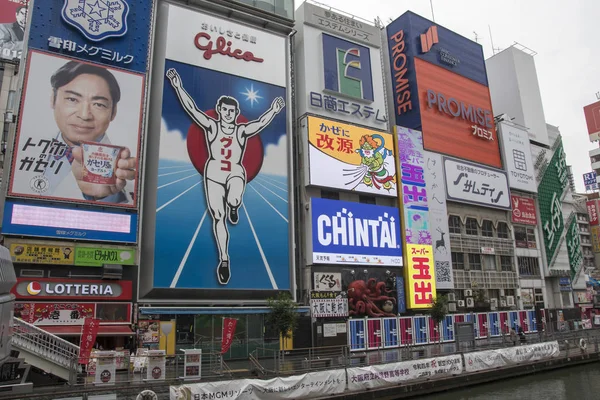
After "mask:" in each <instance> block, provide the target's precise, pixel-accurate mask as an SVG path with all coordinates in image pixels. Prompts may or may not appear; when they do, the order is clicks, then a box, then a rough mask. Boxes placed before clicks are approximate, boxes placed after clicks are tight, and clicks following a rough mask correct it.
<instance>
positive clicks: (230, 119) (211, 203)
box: [167, 68, 285, 285]
mask: <svg viewBox="0 0 600 400" xmlns="http://www.w3.org/2000/svg"><path fill="white" fill-rule="evenodd" d="M167 78H169V80H170V81H171V85H173V88H174V89H175V91H176V92H177V97H178V98H179V101H180V102H181V105H182V106H183V108H184V109H185V111H186V112H187V113H188V114H189V116H190V117H192V119H193V120H194V122H195V123H196V124H198V126H200V127H201V128H202V129H204V132H205V137H206V145H207V147H208V153H209V155H208V160H207V161H206V165H205V166H204V192H205V194H206V201H207V203H208V209H209V212H210V215H211V217H212V220H213V234H214V236H215V241H216V242H217V249H218V251H219V265H218V266H217V279H218V280H219V283H220V284H221V285H226V284H227V283H228V282H229V279H230V278H231V271H230V266H229V230H228V228H227V221H226V220H225V217H228V218H229V222H231V223H232V224H234V225H235V224H237V223H238V221H239V215H238V209H239V207H240V206H241V205H242V197H243V195H244V189H245V188H246V170H245V168H244V166H243V165H242V159H243V158H244V152H245V151H246V142H247V141H248V139H249V138H251V137H252V136H254V135H256V134H258V133H259V132H260V131H262V130H263V129H265V128H266V127H267V126H268V125H269V124H270V123H271V121H273V118H275V116H276V115H277V114H278V113H279V112H280V111H281V110H283V107H285V102H284V100H283V98H282V97H277V98H276V99H275V100H273V103H272V104H271V108H269V109H268V110H267V111H266V112H265V113H264V114H263V115H261V116H260V118H258V119H257V120H255V121H250V122H247V123H244V124H238V123H237V122H236V120H237V117H238V115H239V114H240V105H239V103H238V101H237V100H236V99H235V98H233V97H230V96H221V97H220V98H219V100H218V101H217V106H216V111H217V114H218V116H219V119H218V120H214V119H212V118H210V117H209V116H208V115H206V114H205V113H204V112H203V111H202V110H199V109H198V107H197V106H196V103H195V102H194V100H193V99H192V97H191V96H190V95H189V94H188V93H187V92H186V91H185V89H184V88H183V86H182V85H181V78H180V76H179V74H178V73H177V71H175V69H173V68H171V69H169V70H168V71H167Z"/></svg>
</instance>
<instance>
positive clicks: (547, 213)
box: [538, 137, 568, 266]
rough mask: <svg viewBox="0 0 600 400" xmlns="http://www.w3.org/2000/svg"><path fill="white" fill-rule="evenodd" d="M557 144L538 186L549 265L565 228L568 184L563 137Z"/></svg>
mask: <svg viewBox="0 0 600 400" xmlns="http://www.w3.org/2000/svg"><path fill="white" fill-rule="evenodd" d="M558 140H559V141H560V143H559V145H558V146H557V148H556V150H555V151H554V154H553V155H552V159H551V160H550V163H549V164H548V168H546V171H545V172H544V177H543V178H542V180H541V182H540V184H539V186H538V195H539V204H540V218H541V220H542V229H543V231H544V246H545V248H546V261H547V262H548V266H550V262H551V261H552V259H553V258H554V254H555V253H556V250H557V248H558V244H559V243H560V238H561V236H562V234H563V232H564V230H565V222H564V221H563V213H562V195H563V193H564V191H565V188H566V187H567V184H568V171H567V163H566V160H565V152H564V149H563V144H562V139H561V138H560V137H559V138H558Z"/></svg>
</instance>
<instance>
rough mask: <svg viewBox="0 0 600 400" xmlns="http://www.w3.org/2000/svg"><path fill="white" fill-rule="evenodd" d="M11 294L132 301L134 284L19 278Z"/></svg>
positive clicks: (67, 298)
mask: <svg viewBox="0 0 600 400" xmlns="http://www.w3.org/2000/svg"><path fill="white" fill-rule="evenodd" d="M11 293H12V294H14V295H15V296H16V297H17V298H18V299H27V301H30V300H33V299H35V300H38V299H39V300H58V299H66V300H70V301H73V299H75V298H76V299H77V300H78V301H87V300H131V296H132V282H131V281H120V280H93V279H73V278H37V279H33V278H17V284H16V285H15V286H13V288H12V289H11Z"/></svg>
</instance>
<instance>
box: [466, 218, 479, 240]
mask: <svg viewBox="0 0 600 400" xmlns="http://www.w3.org/2000/svg"><path fill="white" fill-rule="evenodd" d="M465 227H466V229H467V235H475V236H477V234H478V232H477V220H476V219H475V218H467V224H466V225H465Z"/></svg>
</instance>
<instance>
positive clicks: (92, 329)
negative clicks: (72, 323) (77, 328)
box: [79, 318, 100, 364]
mask: <svg viewBox="0 0 600 400" xmlns="http://www.w3.org/2000/svg"><path fill="white" fill-rule="evenodd" d="M99 328H100V320H98V319H95V318H86V319H85V321H83V328H82V329H81V341H80V343H79V364H87V363H88V361H89V359H90V354H91V353H92V348H93V347H94V344H95V343H96V336H97V335H98V329H99Z"/></svg>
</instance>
